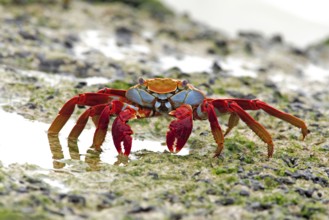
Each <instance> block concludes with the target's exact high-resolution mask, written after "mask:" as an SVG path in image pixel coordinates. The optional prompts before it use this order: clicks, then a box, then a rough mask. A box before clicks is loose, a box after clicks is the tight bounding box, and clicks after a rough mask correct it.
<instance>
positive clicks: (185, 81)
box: [182, 79, 188, 87]
mask: <svg viewBox="0 0 329 220" xmlns="http://www.w3.org/2000/svg"><path fill="white" fill-rule="evenodd" d="M187 84H188V82H187V80H185V79H184V80H183V81H182V87H186V86H187Z"/></svg>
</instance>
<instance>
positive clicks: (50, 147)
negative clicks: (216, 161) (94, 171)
mask: <svg viewBox="0 0 329 220" xmlns="http://www.w3.org/2000/svg"><path fill="white" fill-rule="evenodd" d="M0 118H1V123H0V132H1V142H0V160H1V162H2V163H3V165H5V166H8V165H9V164H12V163H19V164H23V163H29V164H36V165H38V166H41V167H43V168H47V169H49V168H62V167H64V166H65V165H66V162H68V161H67V159H75V160H82V161H85V162H87V163H88V164H89V165H92V164H94V165H95V164H96V163H109V164H114V163H116V162H117V160H118V159H117V155H118V153H117V152H116V150H115V148H114V146H113V143H112V139H111V135H107V137H106V140H105V143H104V144H103V147H102V150H103V152H102V153H98V152H94V151H93V150H91V149H89V147H90V146H91V143H92V138H93V134H94V129H85V130H84V131H83V132H82V134H81V135H80V137H79V141H78V142H74V141H68V139H67V136H68V134H69V132H70V131H71V129H72V127H73V126H74V123H75V122H74V121H73V120H69V121H68V122H67V124H66V125H65V126H64V128H63V129H62V131H61V133H60V134H59V136H56V137H54V136H52V137H50V138H49V140H50V142H49V140H48V135H47V129H48V128H49V124H46V123H42V122H38V121H30V120H27V119H25V118H24V117H22V116H20V115H18V114H15V113H8V112H5V111H3V110H2V109H0ZM166 148H167V147H166V146H164V145H162V144H161V142H158V141H151V140H144V141H141V140H133V145H132V155H131V156H130V157H129V158H130V159H135V158H134V157H133V153H134V152H136V151H138V150H142V149H146V150H150V151H156V152H163V151H165V150H166ZM87 152H89V153H87ZM186 154H188V150H187V149H183V150H182V151H181V152H180V153H179V155H186Z"/></svg>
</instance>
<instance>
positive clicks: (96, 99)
mask: <svg viewBox="0 0 329 220" xmlns="http://www.w3.org/2000/svg"><path fill="white" fill-rule="evenodd" d="M110 99H111V96H109V95H108V94H101V93H84V94H80V95H78V96H74V97H73V98H71V99H70V100H69V101H67V102H66V103H65V104H64V106H63V107H62V109H61V110H60V111H59V113H58V115H57V117H56V118H55V120H54V121H53V123H52V124H51V125H50V127H49V129H48V133H51V134H58V132H59V131H60V130H61V129H62V128H63V126H64V125H65V123H66V122H67V120H68V119H69V118H70V116H71V115H72V113H73V111H74V108H75V106H76V105H87V106H94V105H99V104H104V103H107V102H108V101H109V100H110Z"/></svg>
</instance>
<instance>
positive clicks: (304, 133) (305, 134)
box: [302, 128, 311, 141]
mask: <svg viewBox="0 0 329 220" xmlns="http://www.w3.org/2000/svg"><path fill="white" fill-rule="evenodd" d="M309 133H311V131H310V130H308V129H307V128H305V129H302V135H303V137H302V140H303V141H304V139H305V137H306V136H307V135H308V134H309Z"/></svg>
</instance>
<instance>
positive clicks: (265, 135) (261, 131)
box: [229, 102, 274, 157]
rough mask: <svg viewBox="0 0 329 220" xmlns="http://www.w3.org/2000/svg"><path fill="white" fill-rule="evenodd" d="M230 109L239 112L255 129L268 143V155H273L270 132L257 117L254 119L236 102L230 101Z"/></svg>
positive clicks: (243, 119)
mask: <svg viewBox="0 0 329 220" xmlns="http://www.w3.org/2000/svg"><path fill="white" fill-rule="evenodd" d="M229 109H230V110H232V111H234V112H235V113H237V114H238V116H239V117H240V118H241V119H242V121H244V122H245V123H246V124H247V125H248V127H249V128H250V129H251V130H253V131H254V132H255V133H256V134H257V135H258V137H260V139H262V141H264V142H265V143H267V151H268V157H272V155H273V151H274V145H273V141H272V137H271V135H270V133H268V131H267V130H266V129H265V128H264V127H263V126H262V125H261V124H259V123H258V122H257V121H256V120H255V119H253V118H252V117H251V116H250V115H249V114H248V113H247V112H246V111H245V110H243V109H242V108H241V107H240V106H239V105H238V104H237V103H236V102H231V103H229Z"/></svg>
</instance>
